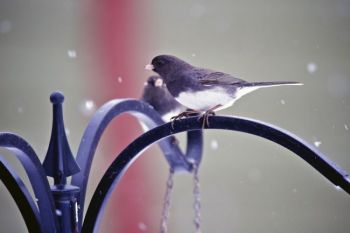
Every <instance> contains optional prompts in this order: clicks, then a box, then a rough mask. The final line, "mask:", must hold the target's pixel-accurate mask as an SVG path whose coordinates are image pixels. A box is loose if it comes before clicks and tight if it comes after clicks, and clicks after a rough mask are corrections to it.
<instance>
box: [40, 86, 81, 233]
mask: <svg viewBox="0 0 350 233" xmlns="http://www.w3.org/2000/svg"><path fill="white" fill-rule="evenodd" d="M50 100H51V102H52V104H53V123H52V134H51V139H50V144H49V148H48V151H47V154H46V157H45V160H44V163H43V166H44V169H45V172H46V175H47V176H50V177H53V178H54V185H53V186H51V191H52V194H53V197H54V201H55V208H56V211H55V212H56V216H57V219H58V222H59V227H60V229H59V232H61V233H77V232H78V203H77V197H78V195H79V191H80V189H79V188H78V187H77V186H72V185H67V177H68V176H71V175H73V174H76V173H78V172H79V171H80V169H79V166H78V165H77V163H76V161H75V159H74V157H73V155H72V152H71V150H70V148H69V144H68V140H67V136H66V133H65V128H64V123H63V113H62V103H63V100H64V96H63V94H62V93H60V92H55V93H53V94H52V95H51V96H50Z"/></svg>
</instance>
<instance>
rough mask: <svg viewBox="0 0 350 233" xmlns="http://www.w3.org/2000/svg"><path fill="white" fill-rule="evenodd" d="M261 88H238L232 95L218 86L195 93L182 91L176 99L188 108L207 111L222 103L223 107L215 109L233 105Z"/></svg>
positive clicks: (217, 109)
mask: <svg viewBox="0 0 350 233" xmlns="http://www.w3.org/2000/svg"><path fill="white" fill-rule="evenodd" d="M259 88H261V87H259V86H256V87H244V88H239V89H237V90H236V93H234V95H232V96H231V95H229V94H227V92H226V91H225V89H223V88H221V87H216V88H214V89H210V90H205V91H200V92H195V93H185V92H181V93H180V94H179V96H178V97H176V98H175V99H176V100H177V101H178V102H179V103H181V104H182V105H184V106H186V107H187V108H190V109H193V110H197V111H206V110H209V109H211V108H213V107H215V106H218V105H221V107H219V108H216V109H215V111H219V110H222V109H225V108H228V107H230V106H232V105H233V104H234V102H235V101H236V100H238V99H239V98H241V97H242V96H244V95H246V94H248V93H250V92H252V91H255V90H257V89H259Z"/></svg>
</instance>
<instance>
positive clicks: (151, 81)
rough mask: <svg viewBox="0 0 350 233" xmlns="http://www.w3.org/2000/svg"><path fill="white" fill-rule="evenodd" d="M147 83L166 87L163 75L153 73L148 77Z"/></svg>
mask: <svg viewBox="0 0 350 233" xmlns="http://www.w3.org/2000/svg"><path fill="white" fill-rule="evenodd" d="M146 85H150V86H152V87H159V88H162V87H164V81H163V79H162V77H160V76H157V75H153V76H150V77H149V78H148V79H147V82H146Z"/></svg>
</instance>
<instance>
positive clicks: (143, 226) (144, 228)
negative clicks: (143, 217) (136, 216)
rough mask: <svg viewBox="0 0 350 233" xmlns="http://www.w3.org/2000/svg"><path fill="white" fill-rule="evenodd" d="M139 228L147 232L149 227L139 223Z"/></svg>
mask: <svg viewBox="0 0 350 233" xmlns="http://www.w3.org/2000/svg"><path fill="white" fill-rule="evenodd" d="M138 227H139V229H140V230H141V231H146V230H147V225H146V224H144V223H143V222H139V224H138Z"/></svg>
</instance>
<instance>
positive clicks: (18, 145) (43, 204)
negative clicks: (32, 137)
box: [0, 133, 58, 232]
mask: <svg viewBox="0 0 350 233" xmlns="http://www.w3.org/2000/svg"><path fill="white" fill-rule="evenodd" d="M0 147H3V148H6V149H8V150H9V151H11V152H12V153H13V154H14V155H15V156H16V157H17V158H18V159H19V161H20V162H21V163H22V166H23V167H24V169H25V171H26V173H27V176H28V178H29V180H30V183H31V185H32V187H33V190H34V193H35V197H36V199H37V202H38V207H39V213H40V218H41V223H42V229H43V231H44V232H56V231H57V226H58V222H57V219H56V215H55V212H54V210H55V207H54V202H53V197H52V195H51V191H50V187H49V183H48V182H47V180H46V175H45V172H44V169H43V168H42V166H41V164H40V161H39V159H38V157H37V156H36V154H35V152H34V150H33V149H32V147H31V146H30V145H29V144H28V143H27V142H26V141H25V140H24V139H22V138H21V137H19V136H17V135H15V134H12V133H0Z"/></svg>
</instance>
